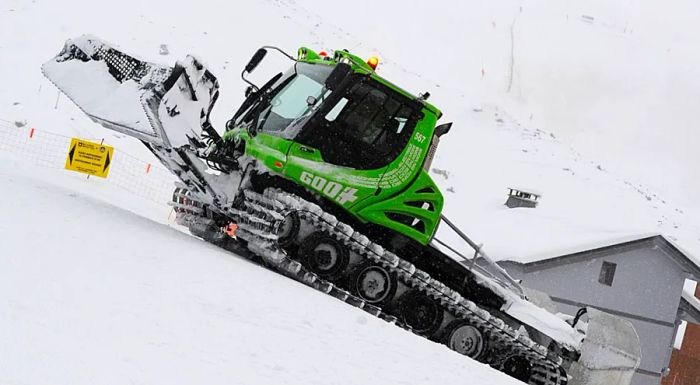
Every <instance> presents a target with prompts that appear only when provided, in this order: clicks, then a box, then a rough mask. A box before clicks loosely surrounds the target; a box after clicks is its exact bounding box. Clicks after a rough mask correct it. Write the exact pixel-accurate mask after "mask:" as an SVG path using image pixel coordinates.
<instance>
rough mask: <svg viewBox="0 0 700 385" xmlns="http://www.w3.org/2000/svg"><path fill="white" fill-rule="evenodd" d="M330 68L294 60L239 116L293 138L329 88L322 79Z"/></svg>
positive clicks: (273, 131) (275, 132)
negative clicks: (268, 89) (291, 65)
mask: <svg viewBox="0 0 700 385" xmlns="http://www.w3.org/2000/svg"><path fill="white" fill-rule="evenodd" d="M332 70H333V67H331V66H328V65H322V64H309V63H302V62H299V63H296V64H295V65H294V67H292V68H291V69H290V70H289V71H287V73H285V74H284V75H283V76H282V77H281V78H280V79H279V80H278V81H277V82H275V84H273V85H272V87H271V88H270V92H269V93H268V94H266V95H264V96H262V97H261V100H260V102H259V103H258V104H257V105H254V106H253V107H252V109H251V111H249V112H248V113H246V114H245V115H244V117H243V119H242V123H243V124H245V125H248V126H249V125H253V126H254V127H255V129H256V131H262V132H267V133H271V134H276V135H280V136H283V137H286V138H289V139H291V138H293V137H294V136H296V134H297V133H298V131H299V129H298V128H299V127H302V126H303V124H302V123H303V122H305V121H306V120H307V119H308V118H309V117H310V116H311V115H312V113H313V112H314V111H315V110H316V108H318V106H320V105H321V103H322V102H323V100H325V99H326V98H327V97H328V96H329V94H330V92H331V91H330V90H329V89H327V88H326V87H325V81H326V78H328V75H329V74H330V73H331V71H332Z"/></svg>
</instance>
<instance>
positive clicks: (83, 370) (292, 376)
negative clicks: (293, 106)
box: [0, 154, 520, 385]
mask: <svg viewBox="0 0 700 385" xmlns="http://www.w3.org/2000/svg"><path fill="white" fill-rule="evenodd" d="M103 187H104V185H102V184H100V183H94V181H86V180H85V179H84V178H82V177H79V176H77V175H71V174H68V173H65V172H62V173H58V172H56V171H53V170H40V169H35V168H33V167H32V166H27V165H25V164H23V162H22V159H21V158H15V157H8V156H7V155H6V154H0V194H2V195H3V196H4V197H6V198H7V199H3V200H2V201H1V202H0V210H1V211H2V212H3V218H4V219H3V220H2V221H0V233H1V234H3V235H2V240H3V242H2V248H1V250H2V252H1V253H0V266H2V269H0V293H2V294H0V308H1V309H3V311H1V312H0V383H3V384H35V385H38V384H51V385H57V384H71V385H75V384H125V383H134V384H159V383H169V384H194V383H208V384H254V383H255V384H268V383H275V384H300V385H302V384H303V385H308V384H367V383H372V382H379V383H385V384H416V383H425V384H427V383H439V384H450V383H451V384H456V383H464V381H465V379H467V378H468V379H469V381H474V382H475V383H484V384H498V385H511V384H512V385H515V384H518V383H520V382H518V381H516V380H514V379H512V378H510V377H508V376H506V375H504V374H502V373H499V372H496V371H494V370H492V369H491V368H489V367H488V366H486V365H482V364H479V363H476V362H475V361H472V360H470V359H468V358H466V357H463V356H459V355H457V354H454V353H453V352H452V351H450V350H448V349H447V348H446V347H444V346H442V345H438V344H435V343H432V342H430V341H428V340H425V339H423V338H420V337H418V336H415V335H413V334H411V333H409V332H406V331H404V330H402V329H399V328H397V327H395V326H393V325H390V324H388V323H386V322H384V321H382V320H380V319H378V318H375V317H373V316H371V315H369V314H367V313H364V312H363V311H361V310H358V309H355V308H353V307H350V306H348V305H346V304H344V303H342V302H340V301H338V300H335V299H333V298H332V297H329V296H327V295H325V294H322V293H320V292H317V291H315V290H313V289H311V288H308V287H306V286H304V285H301V284H299V283H296V282H294V281H292V280H289V279H286V278H283V277H280V276H279V275H278V274H276V273H273V272H271V271H268V270H266V269H264V268H262V267H260V266H258V265H255V264H253V263H251V262H249V261H248V260H246V259H243V258H241V257H238V256H236V255H233V254H230V253H227V252H225V251H222V250H220V249H217V248H216V247H214V246H211V245H209V244H207V243H205V242H204V241H201V240H199V239H196V238H194V237H192V236H190V235H188V234H185V233H184V232H182V231H178V230H176V229H175V228H173V227H170V226H168V225H167V213H168V211H167V210H164V211H162V207H161V206H160V205H157V204H154V203H151V202H149V201H145V200H144V201H141V202H132V209H134V210H139V211H143V212H147V213H151V214H152V215H154V216H160V215H161V214H162V217H160V219H161V222H164V223H158V222H156V221H153V220H150V219H146V218H143V217H141V216H139V215H136V214H134V213H131V212H129V211H125V210H124V209H122V208H120V207H117V206H113V205H112V204H110V203H108V202H112V201H114V200H115V197H114V195H116V194H115V192H114V191H105V190H104V189H103ZM9 197H11V199H10V198H9ZM117 200H118V199H117ZM132 200H134V199H133V197H132ZM137 206H140V207H137ZM19 223H23V224H25V225H18V224H19Z"/></svg>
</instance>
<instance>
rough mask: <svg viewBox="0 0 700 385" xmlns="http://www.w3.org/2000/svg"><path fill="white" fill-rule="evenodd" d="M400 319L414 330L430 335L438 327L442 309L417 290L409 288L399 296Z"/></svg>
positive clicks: (440, 321) (440, 322) (441, 317)
mask: <svg viewBox="0 0 700 385" xmlns="http://www.w3.org/2000/svg"><path fill="white" fill-rule="evenodd" d="M399 314H400V319H401V321H403V322H404V323H405V324H406V325H408V326H410V327H411V329H413V331H414V332H416V333H419V334H423V335H426V336H430V335H432V334H433V333H435V331H436V330H437V329H438V328H439V327H440V324H442V319H443V310H442V308H440V305H439V304H438V303H437V302H436V301H434V300H433V299H431V298H430V297H428V296H427V295H425V294H423V293H421V292H419V291H418V290H415V289H414V290H411V291H408V292H406V293H404V294H403V295H402V296H401V301H400V305H399Z"/></svg>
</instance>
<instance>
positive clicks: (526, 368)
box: [501, 355, 537, 384]
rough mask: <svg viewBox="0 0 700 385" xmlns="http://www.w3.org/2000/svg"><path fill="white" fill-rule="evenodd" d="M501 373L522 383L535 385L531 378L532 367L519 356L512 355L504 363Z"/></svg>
mask: <svg viewBox="0 0 700 385" xmlns="http://www.w3.org/2000/svg"><path fill="white" fill-rule="evenodd" d="M501 371H502V372H503V373H505V374H507V375H509V376H511V377H513V378H516V379H518V380H520V381H522V382H525V383H528V384H533V382H531V381H530V376H531V375H532V365H531V364H530V362H528V361H527V359H525V357H522V356H519V355H512V356H510V357H508V358H506V359H505V361H503V365H502V367H501ZM535 384H537V382H535Z"/></svg>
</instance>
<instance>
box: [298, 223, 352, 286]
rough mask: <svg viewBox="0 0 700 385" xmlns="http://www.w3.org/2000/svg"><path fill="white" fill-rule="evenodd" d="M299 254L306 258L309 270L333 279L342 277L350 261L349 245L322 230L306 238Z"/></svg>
mask: <svg viewBox="0 0 700 385" xmlns="http://www.w3.org/2000/svg"><path fill="white" fill-rule="evenodd" d="M299 254H300V255H301V257H302V258H304V259H305V260H306V264H307V265H308V267H309V270H311V271H312V272H314V273H316V274H317V275H318V276H319V277H321V278H324V279H328V280H331V281H333V280H336V279H338V278H340V276H341V275H342V273H343V271H344V270H345V269H346V268H347V267H348V263H349V262H350V254H349V252H348V249H347V247H345V245H343V244H342V243H341V242H340V241H338V240H337V239H335V238H332V237H330V236H329V235H327V234H325V233H323V232H320V231H319V232H315V233H313V234H311V235H310V236H309V237H308V238H306V239H304V241H303V242H302V245H301V247H300V248H299Z"/></svg>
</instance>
